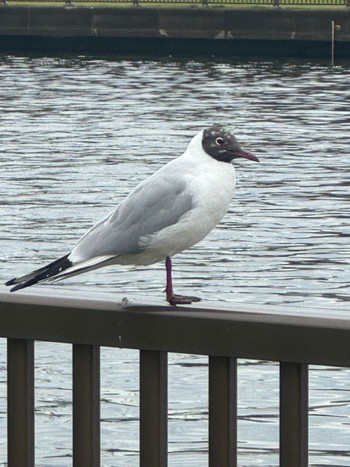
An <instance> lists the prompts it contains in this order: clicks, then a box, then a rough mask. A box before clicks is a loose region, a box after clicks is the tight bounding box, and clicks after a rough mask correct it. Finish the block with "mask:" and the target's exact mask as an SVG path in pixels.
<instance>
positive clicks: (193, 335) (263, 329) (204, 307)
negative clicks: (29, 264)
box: [0, 289, 350, 366]
mask: <svg viewBox="0 0 350 467" xmlns="http://www.w3.org/2000/svg"><path fill="white" fill-rule="evenodd" d="M61 293H62V292H61ZM57 294H58V291H57V290H56V291H55V294H52V293H51V290H50V289H45V290H44V289H41V291H40V289H39V291H38V292H37V293H36V294H32V293H26V292H24V293H18V294H10V293H8V292H3V293H1V292H0V336H1V337H13V338H26V339H35V340H44V341H54V342H66V343H80V344H92V345H101V346H109V347H121V348H131V349H146V350H147V349H149V350H164V351H170V352H179V353H194V354H206V355H221V356H235V357H239V358H250V359H266V360H273V361H286V362H296V363H311V364H321V365H334V366H350V313H349V315H347V314H346V313H341V312H335V311H334V310H319V309H311V308H301V307H300V308H299V307H282V306H265V305H264V306H260V305H245V304H241V303H225V304H223V303H220V302H217V303H207V302H203V303H202V304H200V305H199V306H198V305H195V306H194V305H191V306H181V307H177V308H174V307H170V306H168V305H166V304H163V303H162V302H156V301H155V302H150V301H145V303H143V304H142V303H140V302H136V301H134V300H131V301H130V302H127V301H126V300H123V299H122V296H114V295H111V294H103V295H94V294H89V295H88V296H87V294H86V293H85V292H84V295H83V294H81V293H80V294H79V293H76V292H67V291H66V290H65V291H64V297H62V296H58V295H57Z"/></svg>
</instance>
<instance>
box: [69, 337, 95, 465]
mask: <svg viewBox="0 0 350 467" xmlns="http://www.w3.org/2000/svg"><path fill="white" fill-rule="evenodd" d="M99 466H100V348H99V347H98V346H95V345H81V344H74V345H73V467H99Z"/></svg>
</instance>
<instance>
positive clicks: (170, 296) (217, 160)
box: [6, 125, 258, 305]
mask: <svg viewBox="0 0 350 467" xmlns="http://www.w3.org/2000/svg"><path fill="white" fill-rule="evenodd" d="M238 157H243V158H246V159H250V160H252V161H257V162H258V158H257V157H256V156H255V155H254V154H252V153H250V152H246V151H243V150H242V149H241V147H240V145H239V144H238V142H237V140H236V138H235V137H234V136H233V135H232V134H231V133H230V132H229V131H227V130H225V129H224V128H223V127H221V126H219V125H213V126H211V127H210V128H207V129H205V130H202V131H200V132H199V133H198V134H197V135H196V136H195V137H194V138H193V139H192V140H191V142H190V143H189V145H188V147H187V149H186V151H185V152H184V154H182V155H181V156H179V157H178V158H176V159H174V160H172V161H170V162H169V163H167V164H166V165H165V166H163V167H162V168H161V169H159V170H158V171H157V172H155V173H154V174H153V175H152V176H150V177H149V178H147V179H146V180H144V181H143V182H141V183H140V184H139V185H138V186H137V187H136V188H135V189H134V190H133V191H132V192H131V193H130V194H129V195H128V196H127V197H126V198H125V199H124V200H123V201H121V202H120V203H119V205H118V206H117V208H116V209H115V210H114V211H113V212H112V213H111V214H109V215H108V216H107V217H105V218H104V219H102V220H101V221H100V222H98V223H97V224H96V225H95V226H93V227H92V229H90V230H89V231H88V232H87V233H86V234H85V235H84V236H83V237H82V238H81V239H80V240H79V241H78V243H77V244H76V246H75V247H74V248H73V250H72V251H71V252H70V253H69V254H67V255H65V256H63V257H62V258H60V259H58V260H56V261H54V262H53V263H50V264H48V265H47V266H45V267H43V268H40V269H37V270H35V271H33V272H31V273H30V274H26V275H24V276H21V277H18V278H14V279H11V280H10V281H8V282H7V283H6V285H15V286H14V287H13V288H12V289H11V292H13V291H15V290H19V289H23V288H25V287H29V286H31V285H33V284H36V283H38V282H43V281H46V280H60V279H64V278H66V277H71V276H74V275H77V274H81V273H84V272H87V271H91V270H93V269H97V268H101V267H104V266H110V265H113V264H133V265H149V264H153V263H156V262H158V261H162V260H164V259H165V265H166V288H165V292H166V299H167V301H168V302H169V303H170V304H171V305H178V304H189V303H192V302H193V301H199V300H200V299H199V298H197V297H185V296H181V295H175V294H174V291H173V285H172V277H171V266H172V265H171V257H172V256H174V255H176V254H177V253H180V252H181V251H183V250H186V249H187V248H190V247H191V246H193V245H195V244H196V243H198V242H199V241H200V240H202V239H203V238H204V237H205V236H206V235H207V234H208V233H209V232H210V231H211V230H212V229H213V228H214V227H215V226H216V224H217V223H218V222H219V221H220V220H221V218H222V217H223V215H224V214H225V213H226V211H227V209H228V207H229V205H230V201H231V199H232V196H233V194H234V189H235V183H236V180H235V169H234V167H233V165H232V161H233V160H234V159H236V158H238Z"/></svg>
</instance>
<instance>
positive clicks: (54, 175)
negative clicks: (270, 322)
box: [0, 57, 350, 467]
mask: <svg viewBox="0 0 350 467" xmlns="http://www.w3.org/2000/svg"><path fill="white" fill-rule="evenodd" d="M0 70H1V77H2V87H1V89H0V112H1V117H2V128H3V131H2V135H1V148H2V154H1V158H0V169H1V181H2V194H1V206H2V209H1V213H2V215H1V217H0V228H1V232H2V234H1V237H0V247H1V251H2V260H3V263H2V266H3V267H2V272H1V276H2V279H1V280H3V281H4V280H6V279H8V278H10V277H12V276H14V275H16V274H18V273H22V272H25V271H28V270H31V269H32V268H33V267H35V266H36V265H38V264H41V263H42V262H44V263H45V262H47V261H48V260H53V259H55V258H56V257H58V256H59V255H62V254H64V253H66V252H67V250H68V249H69V248H70V247H71V246H72V245H73V244H74V243H75V241H76V239H77V238H78V237H79V236H80V235H81V234H82V233H83V232H84V231H85V230H86V229H87V228H89V227H90V226H91V224H92V223H93V222H95V221H96V220H97V219H99V218H100V217H101V216H102V215H104V214H106V213H108V212H109V211H110V210H111V209H113V208H114V206H115V205H116V203H117V202H118V200H119V199H121V198H122V197H123V196H124V195H125V194H126V193H128V192H129V191H130V189H131V188H132V187H134V186H135V185H136V184H137V183H138V182H139V181H141V180H142V179H144V178H145V177H146V176H148V175H150V174H151V173H153V172H154V171H155V170H156V169H157V168H158V167H160V166H161V165H162V164H164V163H165V162H167V161H168V160H170V159H171V158H173V157H174V156H175V155H178V154H180V153H181V152H182V151H183V150H184V149H185V147H186V144H187V143H188V141H189V139H190V138H191V137H192V135H193V134H194V133H196V132H197V131H198V130H200V129H201V128H203V127H205V126H207V125H208V124H211V123H213V122H220V123H222V124H224V125H226V126H227V127H229V128H230V129H232V130H233V131H234V132H235V133H236V134H237V137H238V138H239V140H240V141H242V143H244V146H245V147H247V149H250V150H252V151H254V152H255V153H256V154H257V155H258V156H259V158H260V160H261V164H260V165H257V164H254V165H250V164H247V163H244V162H242V163H240V164H239V165H238V167H237V178H238V181H237V193H236V198H235V200H234V202H233V203H232V206H231V209H230V212H229V213H228V215H227V216H226V217H225V220H224V222H223V223H222V224H221V226H220V227H219V228H218V229H217V230H215V231H214V232H212V234H211V235H210V237H208V238H207V239H205V240H204V241H203V242H202V243H201V244H199V245H197V246H195V247H194V248H193V249H191V250H190V251H188V252H186V253H184V254H181V255H179V256H178V257H176V259H175V281H176V284H177V289H178V290H179V292H180V291H181V290H182V291H183V292H184V293H189V294H194V295H196V294H198V295H200V296H202V297H203V298H205V299H210V300H222V301H234V302H249V303H252V302H255V303H272V304H282V303H284V304H288V305H294V306H297V305H303V306H305V305H306V306H317V307H324V308H326V309H329V310H330V312H331V310H332V309H337V310H343V311H344V312H346V311H347V310H348V306H349V304H348V301H349V297H350V293H349V257H350V255H349V236H350V224H349V186H350V175H349V170H348V165H349V163H348V147H349V142H350V141H349V139H350V136H349V135H350V132H349V130H350V118H349V113H348V108H349V100H350V89H349V86H348V76H349V65H348V64H347V63H344V65H341V66H337V67H335V68H334V69H333V70H332V71H331V70H330V69H328V68H327V67H325V66H321V65H318V64H316V63H297V62H294V63H283V62H275V61H269V62H265V63H257V62H234V61H233V62H231V63H229V62H225V63H218V62H215V61H213V62H211V63H202V62H196V61H183V62H181V61H172V60H164V61H159V62H157V61H143V60H134V61H131V60H127V59H125V60H119V61H115V60H112V59H108V60H105V59H98V60H96V59H87V58H84V57H80V58H44V57H41V58H40V57H36V58H30V57H29V58H28V57H26V58H23V57H2V58H1V59H0ZM163 284H164V272H163V267H162V265H155V266H152V267H148V268H138V269H134V268H127V267H117V268H115V269H110V270H107V269H106V270H104V271H100V272H96V273H91V274H89V275H86V276H81V277H75V278H72V279H71V280H70V281H66V282H65V283H59V284H57V285H56V287H57V290H63V289H65V288H72V289H77V288H79V289H85V290H88V289H89V290H104V291H108V292H109V291H117V292H122V293H123V294H125V295H128V294H129V295H133V294H138V295H139V296H141V297H142V296H143V295H147V296H150V295H152V296H154V297H157V298H159V299H160V298H162V293H161V291H162V288H163ZM185 289H188V290H185ZM198 289H201V290H198ZM123 352H124V353H122V354H120V352H119V353H118V351H112V350H108V351H107V350H106V352H105V354H104V361H103V382H104V384H103V395H102V397H103V401H102V404H103V405H102V417H103V439H102V445H103V449H104V453H103V463H104V465H113V466H115V465H118V467H119V466H128V467H129V466H131V465H135V466H136V465H138V461H137V449H138V445H137V441H135V439H137V430H138V427H137V417H138V409H137V405H138V394H137V378H138V375H137V354H135V353H133V352H125V351H123ZM37 354H38V355H40V363H38V368H37V376H38V384H39V386H40V387H39V389H38V391H39V392H38V394H39V395H38V396H37V397H38V400H37V418H38V422H37V427H38V428H37V430H38V443H39V454H38V456H39V458H40V459H41V460H40V462H41V463H40V465H47V466H53V465H55V466H56V465H57V466H58V465H62V466H66V465H68V463H69V461H68V459H67V456H68V457H69V456H70V455H71V451H70V449H71V447H70V444H69V443H70V441H69V439H70V438H69V433H68V434H67V428H68V427H69V421H70V416H71V414H70V405H69V404H70V397H71V394H70V388H69V387H67V384H68V381H69V379H67V378H66V376H69V374H70V365H69V351H68V349H67V348H66V347H64V346H58V347H57V350H53V348H52V344H50V345H49V346H47V345H46V344H40V345H38V351H37ZM171 358H172V361H171V370H170V371H171V372H174V377H173V378H170V381H171V383H170V385H171V386H170V396H171V397H170V401H171V402H170V450H171V454H170V465H173V466H177V465H185V464H186V465H187V466H191V465H193V466H196V467H198V466H201V465H203V466H204V465H207V457H206V446H207V444H206V443H207V425H206V416H207V414H206V407H207V401H206V397H207V396H206V368H205V359H203V358H202V357H197V356H177V355H174V356H172V357H171ZM243 363H244V362H243ZM192 365H193V366H196V369H195V371H194V370H193V369H192V370H191V366H192ZM277 372H278V371H277V368H276V367H275V366H274V365H269V364H262V363H261V362H260V363H259V365H251V364H249V365H244V364H242V365H241V369H240V381H241V382H240V385H241V386H240V408H239V413H240V424H239V430H240V432H239V436H240V440H241V441H240V446H241V448H242V449H241V453H240V456H241V457H240V459H241V461H240V464H241V465H247V466H248V465H251V466H257V465H263V466H266V465H277V463H278V456H277V454H276V448H277V445H278V424H277V421H276V415H277V401H278V387H277ZM61 376H62V379H60V378H61ZM347 377H348V373H347V371H344V370H341V371H336V372H330V371H327V372H325V371H322V372H318V371H316V370H315V373H313V376H312V379H311V384H312V393H311V395H312V399H311V403H312V417H314V418H312V419H311V420H312V426H311V447H312V449H313V454H312V457H311V459H312V462H314V464H317V463H318V464H319V463H322V462H323V463H325V462H333V465H334V462H338V461H339V459H340V458H341V457H342V456H343V455H344V452H346V449H347V448H346V445H347V444H346V443H347V441H346V437H347V436H348V435H347V428H348V424H349V413H348V412H349V404H348V394H347V389H346V384H345V382H346V381H347ZM250 381H251V383H250ZM256 381H260V382H261V384H259V385H258V386H257V385H256V384H255V383H256ZM0 384H1V385H2V386H3V385H4V381H2V380H1V381H0ZM115 388H117V389H115ZM249 388H251V392H250V389H249ZM334 388H337V390H339V393H338V394H339V397H337V399H336V400H334ZM3 394H4V392H3ZM4 402H5V401H4V399H3V400H2V404H4ZM3 407H4V406H3ZM3 410H4V408H1V412H2V413H3ZM184 420H186V423H185V427H184ZM313 420H315V423H314V422H313ZM49 422H50V423H49ZM52 423H53V425H52ZM0 429H1V431H4V429H5V428H4V427H3V426H1V428H0ZM0 438H1V437H0ZM67 440H68V441H67ZM111 440H112V441H111ZM114 440H121V441H122V448H121V447H120V443H115V442H114ZM116 444H117V447H115V445H116ZM257 446H259V450H258V451H256V447H257ZM327 446H329V449H328V450H327V451H326V450H325V449H326V447H327ZM260 448H261V449H260ZM4 449H5V447H4V444H3V443H2V442H0V463H1V462H5V461H4V459H5V451H4ZM332 453H333V454H334V453H336V454H337V455H336V456H332V455H331V454H332ZM337 456H338V457H337ZM330 459H331V461H330ZM339 462H340V461H339ZM0 465H1V464H0ZM38 465H39V464H38Z"/></svg>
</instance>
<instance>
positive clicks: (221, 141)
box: [215, 136, 225, 146]
mask: <svg viewBox="0 0 350 467" xmlns="http://www.w3.org/2000/svg"><path fill="white" fill-rule="evenodd" d="M224 142H225V141H224V139H223V138H221V136H219V137H218V138H216V140H215V143H216V144H217V145H218V146H221V145H223V144H224Z"/></svg>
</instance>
